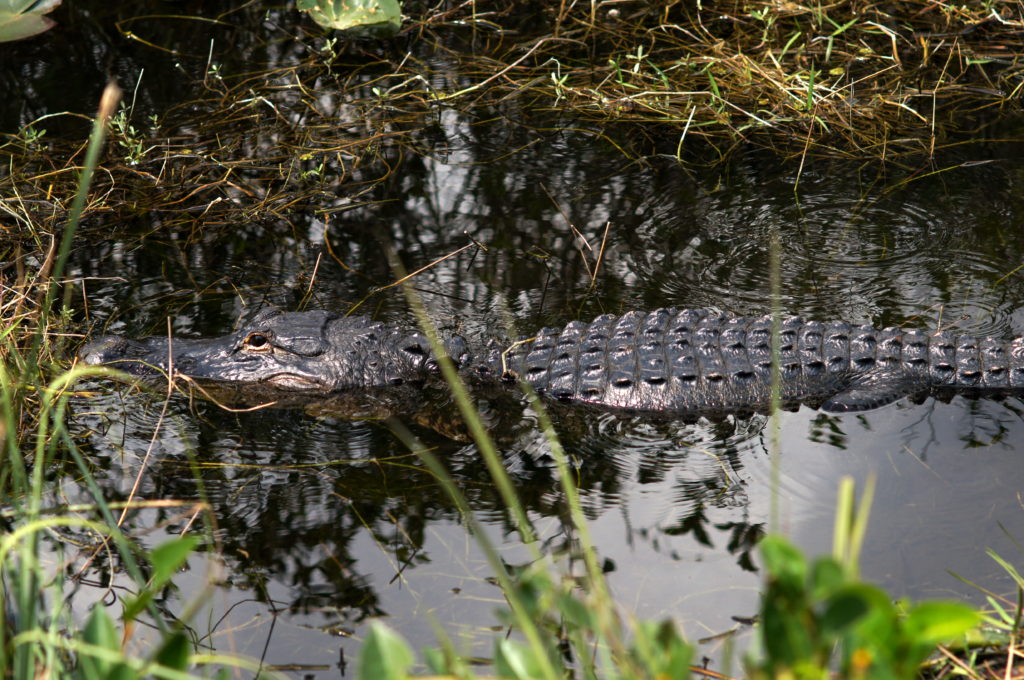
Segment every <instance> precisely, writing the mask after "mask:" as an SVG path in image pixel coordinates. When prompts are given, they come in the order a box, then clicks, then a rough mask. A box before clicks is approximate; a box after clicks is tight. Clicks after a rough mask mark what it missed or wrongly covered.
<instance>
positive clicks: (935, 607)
mask: <svg viewBox="0 0 1024 680" xmlns="http://www.w3.org/2000/svg"><path fill="white" fill-rule="evenodd" d="M980 622H981V615H980V614H978V612H977V611H975V610H974V609H972V608H971V607H968V606H967V605H965V604H960V603H958V602H922V603H920V604H917V605H915V606H914V608H913V609H911V610H910V613H909V614H908V615H907V619H906V621H905V623H904V626H905V629H906V632H907V637H909V638H910V639H911V640H912V641H913V642H915V643H922V644H934V643H938V642H943V641H948V640H950V639H951V638H955V637H957V636H958V635H963V634H964V633H966V632H967V631H968V630H970V629H971V628H973V627H974V626H976V625H978V623H980Z"/></svg>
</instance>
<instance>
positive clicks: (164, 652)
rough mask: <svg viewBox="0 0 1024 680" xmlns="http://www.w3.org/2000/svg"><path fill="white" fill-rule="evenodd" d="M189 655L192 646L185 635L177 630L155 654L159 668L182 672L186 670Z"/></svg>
mask: <svg viewBox="0 0 1024 680" xmlns="http://www.w3.org/2000/svg"><path fill="white" fill-rule="evenodd" d="M191 653H192V645H190V644H189V641H188V638H187V637H185V634H184V633H182V632H181V631H180V630H179V631H178V632H177V633H175V634H174V635H172V636H171V637H170V638H168V640H167V641H166V642H164V644H163V646H162V647H161V648H160V651H159V652H157V655H156V661H157V663H159V664H160V665H161V666H167V667H168V668H173V669H174V670H178V671H183V670H186V669H187V668H188V660H189V656H190V654H191Z"/></svg>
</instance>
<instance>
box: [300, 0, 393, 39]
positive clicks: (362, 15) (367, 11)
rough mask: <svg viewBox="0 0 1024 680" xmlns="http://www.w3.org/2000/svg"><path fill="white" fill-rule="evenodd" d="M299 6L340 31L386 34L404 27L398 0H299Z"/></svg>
mask: <svg viewBox="0 0 1024 680" xmlns="http://www.w3.org/2000/svg"><path fill="white" fill-rule="evenodd" d="M296 6H297V7H298V8H299V10H301V11H303V12H308V13H309V16H310V17H311V18H312V19H313V21H315V22H317V23H318V24H320V25H321V26H323V27H324V28H333V29H335V30H338V31H349V32H355V33H362V34H365V35H368V36H373V35H377V36H380V35H385V36H386V35H393V34H394V33H396V32H398V29H399V28H401V26H402V7H401V5H400V4H399V3H398V0H298V2H297V3H296Z"/></svg>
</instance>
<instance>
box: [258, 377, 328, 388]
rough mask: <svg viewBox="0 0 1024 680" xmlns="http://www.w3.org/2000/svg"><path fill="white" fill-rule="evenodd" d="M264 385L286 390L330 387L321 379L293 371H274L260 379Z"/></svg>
mask: <svg viewBox="0 0 1024 680" xmlns="http://www.w3.org/2000/svg"><path fill="white" fill-rule="evenodd" d="M261 382H262V383H263V384H265V385H270V386H271V387H276V388H278V389H281V390H288V391H290V392H291V391H295V392H298V391H318V392H327V391H329V390H330V387H329V386H328V385H326V384H324V383H323V382H322V381H319V380H315V379H312V378H307V377H304V376H301V375H296V374H295V373H275V374H274V375H271V376H269V377H267V378H265V379H263V380H262V381H261Z"/></svg>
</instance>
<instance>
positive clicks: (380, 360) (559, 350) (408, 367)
mask: <svg viewBox="0 0 1024 680" xmlns="http://www.w3.org/2000/svg"><path fill="white" fill-rule="evenodd" d="M772 335H773V329H772V319H771V317H769V316H763V317H734V316H730V315H727V314H722V313H718V312H713V311H707V310H694V309H682V310H676V309H658V310H655V311H652V312H628V313H625V314H622V315H618V316H616V315H610V314H606V315H603V316H599V317H597V318H596V319H594V320H593V321H592V322H590V323H584V322H579V321H574V322H571V323H569V324H568V325H567V326H565V327H564V328H561V329H552V328H545V329H543V330H541V331H540V332H538V333H537V334H536V335H535V336H533V337H531V338H528V339H526V340H522V341H519V342H516V343H512V344H510V345H507V346H502V345H501V344H499V343H497V342H496V341H494V340H492V341H489V342H488V343H486V344H481V345H480V346H479V347H477V348H474V347H472V345H471V343H470V342H469V341H468V340H467V339H466V338H464V337H462V336H459V335H452V336H450V337H447V338H446V339H444V340H443V345H444V351H445V353H446V354H447V355H448V356H449V357H451V360H452V361H453V362H454V365H455V366H456V367H457V368H458V370H459V372H460V374H461V375H462V376H463V378H464V380H466V381H467V382H468V383H470V384H471V385H478V386H486V385H490V386H496V385H500V384H502V383H513V384H514V383H518V382H520V381H521V382H525V383H526V384H527V385H529V386H530V387H531V388H533V390H535V391H536V392H537V393H538V394H540V395H542V396H544V397H546V398H548V399H550V400H553V401H554V402H557V403H564V404H586V405H590V406H593V407H599V408H604V409H611V410H616V411H620V412H625V413H632V414H645V413H646V414H660V415H663V416H669V417H701V416H708V417H712V416H722V415H727V414H751V413H755V412H757V413H764V412H767V411H768V410H769V409H770V408H771V404H772V399H771V395H772V383H773V380H772V373H773V361H772V355H773V348H772V345H773V341H772ZM775 353H777V358H778V361H777V367H778V369H777V370H778V383H777V384H778V391H779V401H778V403H779V404H780V405H781V406H782V408H785V409H789V410H793V409H797V408H799V407H800V405H806V406H809V407H811V408H815V409H821V410H823V411H828V412H853V411H865V410H869V409H873V408H876V407H880V406H883V405H885V404H889V403H892V402H894V401H897V400H899V399H901V398H907V397H909V398H912V399H917V400H920V399H923V398H926V397H928V396H935V397H938V398H943V399H948V398H949V397H950V396H951V395H953V394H957V393H962V394H967V395H970V396H991V397H1000V396H1006V395H1022V394H1024V338H1017V339H1014V340H1010V341H1002V340H999V339H996V338H991V337H985V338H974V337H970V336H965V335H955V334H954V333H952V332H951V331H948V330H945V331H938V332H932V331H924V330H904V329H899V328H883V329H875V328H873V327H871V326H867V325H853V324H849V323H846V322H841V321H834V322H828V323H823V322H818V321H805V320H803V319H801V318H799V317H791V318H785V319H780V321H779V328H778V344H777V350H776V352H775ZM79 357H80V359H81V361H83V362H84V363H85V364H88V365H106V366H111V367H114V368H118V369H121V370H123V371H125V372H127V373H130V374H134V375H138V376H146V375H159V374H164V375H182V376H188V377H190V378H193V379H195V380H198V381H209V382H212V383H220V384H233V385H238V386H240V387H241V389H246V388H247V387H248V386H251V387H256V386H258V387H259V388H260V389H262V390H268V389H269V390H271V391H273V392H277V393H282V394H303V395H329V394H345V393H352V392H358V391H359V390H366V389H369V388H390V387H398V386H404V389H408V388H409V386H414V387H416V388H418V387H419V386H423V385H425V384H427V383H434V384H438V383H439V382H440V377H439V375H440V371H439V359H438V357H437V356H436V354H435V352H433V351H432V350H431V345H430V343H429V342H428V340H427V337H426V336H425V335H424V334H423V333H422V332H421V331H419V330H418V329H417V328H415V327H409V326H402V325H398V324H388V323H382V322H379V321H373V320H370V319H368V318H365V317H348V316H343V315H339V314H334V313H331V312H328V311H324V310H314V311H304V312H285V311H281V310H278V309H267V310H263V311H261V312H259V313H258V314H256V315H255V317H254V318H253V319H252V320H251V321H249V322H248V323H245V324H244V325H243V326H242V327H241V328H240V329H239V330H238V331H236V332H234V333H231V334H229V335H225V336H222V337H216V338H209V339H186V338H170V337H159V336H157V337H147V338H142V339H139V340H132V339H128V338H124V337H121V336H116V335H114V336H105V337H101V338H98V339H96V340H93V341H91V342H89V343H87V344H86V345H85V346H83V347H82V349H81V350H80V351H79Z"/></svg>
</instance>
